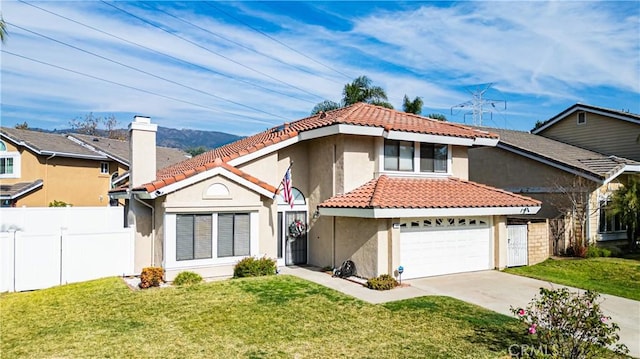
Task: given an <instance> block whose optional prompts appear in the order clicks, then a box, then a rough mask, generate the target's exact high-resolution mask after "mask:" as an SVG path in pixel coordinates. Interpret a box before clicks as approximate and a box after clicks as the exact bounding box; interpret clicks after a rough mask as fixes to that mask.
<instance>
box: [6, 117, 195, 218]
mask: <svg viewBox="0 0 640 359" xmlns="http://www.w3.org/2000/svg"><path fill="white" fill-rule="evenodd" d="M128 147H129V143H128V141H118V140H112V139H107V138H99V137H94V136H82V135H75V134H74V135H60V134H53V133H45V132H39V131H31V130H20V129H15V128H7V127H2V128H0V200H1V201H2V206H3V207H16V206H28V207H46V206H48V205H49V203H51V202H53V201H62V202H65V203H68V204H72V205H74V206H107V205H109V196H108V191H109V189H111V188H113V180H112V179H115V178H117V177H124V179H125V180H126V176H121V175H123V174H126V173H127V171H128ZM158 154H159V158H158V163H162V164H165V165H170V164H173V163H176V162H179V161H181V160H184V159H185V158H186V156H187V155H186V154H185V153H184V152H182V151H180V150H177V149H166V148H160V149H158Z"/></svg>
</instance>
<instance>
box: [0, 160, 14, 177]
mask: <svg viewBox="0 0 640 359" xmlns="http://www.w3.org/2000/svg"><path fill="white" fill-rule="evenodd" d="M12 174H13V158H12V157H2V158H0V175H12Z"/></svg>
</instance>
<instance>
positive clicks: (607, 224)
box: [598, 199, 626, 233]
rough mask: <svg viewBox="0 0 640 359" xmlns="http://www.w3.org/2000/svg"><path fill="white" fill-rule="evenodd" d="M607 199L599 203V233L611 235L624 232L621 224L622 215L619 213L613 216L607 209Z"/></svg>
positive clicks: (609, 209)
mask: <svg viewBox="0 0 640 359" xmlns="http://www.w3.org/2000/svg"><path fill="white" fill-rule="evenodd" d="M609 202H610V200H609V199H605V200H602V201H600V213H599V217H600V218H599V222H600V223H599V226H598V232H600V233H613V232H620V231H624V230H626V228H625V226H624V224H623V223H622V215H621V214H620V213H618V214H613V211H612V210H611V208H610V207H609Z"/></svg>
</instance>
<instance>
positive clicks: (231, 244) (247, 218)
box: [164, 209, 260, 269]
mask: <svg viewBox="0 0 640 359" xmlns="http://www.w3.org/2000/svg"><path fill="white" fill-rule="evenodd" d="M258 224H259V215H258V212H257V209H256V210H255V211H254V210H250V211H238V212H235V211H229V212H205V211H201V212H200V211H194V212H191V213H189V212H186V213H185V212H174V213H171V211H170V212H169V213H166V214H165V234H164V235H165V243H166V246H164V255H165V257H164V258H166V267H167V268H169V269H172V268H176V269H178V268H192V267H199V266H210V265H211V266H216V265H228V264H234V263H236V262H238V261H239V260H240V259H242V258H243V257H246V256H250V255H257V254H258V250H259V247H258V237H259V236H258V229H259V227H260V226H259V225H258Z"/></svg>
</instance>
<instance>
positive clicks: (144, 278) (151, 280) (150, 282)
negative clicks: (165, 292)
mask: <svg viewBox="0 0 640 359" xmlns="http://www.w3.org/2000/svg"><path fill="white" fill-rule="evenodd" d="M163 276H164V270H163V269H162V268H161V267H145V268H142V273H141V274H140V288H142V289H147V288H149V287H159V286H160V283H161V282H163V280H162V278H163Z"/></svg>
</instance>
